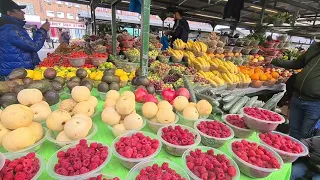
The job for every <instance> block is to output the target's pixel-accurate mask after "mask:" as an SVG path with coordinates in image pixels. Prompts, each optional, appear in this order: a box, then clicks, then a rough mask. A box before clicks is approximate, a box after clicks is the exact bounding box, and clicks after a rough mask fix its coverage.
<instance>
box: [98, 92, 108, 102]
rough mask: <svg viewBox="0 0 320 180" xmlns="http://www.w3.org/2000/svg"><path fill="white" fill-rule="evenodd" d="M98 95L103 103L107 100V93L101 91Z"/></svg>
mask: <svg viewBox="0 0 320 180" xmlns="http://www.w3.org/2000/svg"><path fill="white" fill-rule="evenodd" d="M98 93H99V97H100V99H101V100H103V101H105V100H106V94H107V93H105V92H100V91H98Z"/></svg>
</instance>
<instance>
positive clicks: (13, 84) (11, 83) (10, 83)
mask: <svg viewBox="0 0 320 180" xmlns="http://www.w3.org/2000/svg"><path fill="white" fill-rule="evenodd" d="M5 83H6V85H7V86H8V88H9V92H13V91H14V88H16V87H17V86H18V85H19V84H18V83H17V82H15V81H6V82H5Z"/></svg>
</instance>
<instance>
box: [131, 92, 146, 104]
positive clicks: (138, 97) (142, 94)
mask: <svg viewBox="0 0 320 180" xmlns="http://www.w3.org/2000/svg"><path fill="white" fill-rule="evenodd" d="M134 95H135V96H136V101H137V102H139V103H143V102H144V97H145V96H147V95H148V92H147V90H146V89H144V88H139V89H137V90H136V92H135V93H134Z"/></svg>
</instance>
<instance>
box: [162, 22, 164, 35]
mask: <svg viewBox="0 0 320 180" xmlns="http://www.w3.org/2000/svg"><path fill="white" fill-rule="evenodd" d="M163 35H164V20H163V21H162V36H163Z"/></svg>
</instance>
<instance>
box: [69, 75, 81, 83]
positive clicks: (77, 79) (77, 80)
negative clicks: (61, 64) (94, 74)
mask: <svg viewBox="0 0 320 180" xmlns="http://www.w3.org/2000/svg"><path fill="white" fill-rule="evenodd" d="M69 81H74V82H78V83H80V82H81V79H80V78H79V77H77V76H74V77H72V78H70V80H69Z"/></svg>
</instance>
